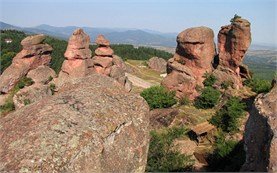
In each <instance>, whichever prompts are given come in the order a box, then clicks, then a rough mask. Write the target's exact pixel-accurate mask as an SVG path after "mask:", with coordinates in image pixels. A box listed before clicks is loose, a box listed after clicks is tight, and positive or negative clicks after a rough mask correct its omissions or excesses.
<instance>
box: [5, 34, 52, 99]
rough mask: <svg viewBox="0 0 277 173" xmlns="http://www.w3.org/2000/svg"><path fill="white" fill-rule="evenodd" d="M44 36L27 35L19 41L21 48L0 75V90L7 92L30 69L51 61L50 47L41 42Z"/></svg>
mask: <svg viewBox="0 0 277 173" xmlns="http://www.w3.org/2000/svg"><path fill="white" fill-rule="evenodd" d="M44 39H45V36H44V35H42V34H40V35H34V36H28V37H26V38H25V39H23V40H22V41H21V45H22V47H23V49H22V50H21V51H20V52H19V53H18V54H17V55H16V56H15V57H14V58H13V61H12V64H11V65H10V66H9V67H8V68H7V69H6V70H5V71H4V72H3V73H2V75H1V76H0V81H1V82H0V92H1V93H8V92H9V91H10V90H11V89H12V88H13V87H14V86H15V85H16V84H17V82H18V81H19V80H20V78H22V77H23V76H25V75H26V74H27V73H28V72H29V71H30V70H32V69H35V68H37V67H38V66H40V65H48V64H49V63H50V61H51V56H50V54H51V52H52V50H53V49H52V47H51V46H50V45H48V44H45V43H43V41H44Z"/></svg>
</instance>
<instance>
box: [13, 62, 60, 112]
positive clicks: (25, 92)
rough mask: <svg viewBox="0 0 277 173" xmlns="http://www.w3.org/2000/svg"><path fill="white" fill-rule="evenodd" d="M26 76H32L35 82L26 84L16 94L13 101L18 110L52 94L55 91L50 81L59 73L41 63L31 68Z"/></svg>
mask: <svg viewBox="0 0 277 173" xmlns="http://www.w3.org/2000/svg"><path fill="white" fill-rule="evenodd" d="M26 77H27V78H30V79H31V80H32V81H33V82H34V84H32V85H31V86H25V87H24V88H22V89H20V90H19V91H18V92H17V93H15V94H14V96H13V103H14V106H15V109H16V110H17V109H19V108H22V107H24V106H26V105H28V104H31V103H34V102H36V101H39V100H41V99H43V98H45V97H47V96H51V95H52V94H53V93H52V91H51V89H50V82H51V81H52V79H53V78H55V77H57V75H56V72H55V71H54V70H53V69H51V68H50V67H48V66H45V65H41V66H39V67H37V68H36V69H34V70H30V71H29V72H28V74H27V75H26Z"/></svg>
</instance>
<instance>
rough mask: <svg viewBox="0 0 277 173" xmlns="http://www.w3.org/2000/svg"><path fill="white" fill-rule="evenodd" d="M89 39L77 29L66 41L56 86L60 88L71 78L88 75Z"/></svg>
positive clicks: (81, 30)
mask: <svg viewBox="0 0 277 173" xmlns="http://www.w3.org/2000/svg"><path fill="white" fill-rule="evenodd" d="M89 44H90V38H89V36H88V35H87V34H86V33H85V32H84V31H83V29H77V30H75V31H74V32H73V34H72V36H71V37H70V38H69V40H68V45H67V49H66V51H65V53H64V56H65V59H66V60H64V62H63V64H62V68H61V71H60V73H59V77H58V79H56V82H55V84H56V86H57V87H60V86H62V85H63V84H64V83H66V82H67V81H69V80H70V79H73V78H81V77H85V76H87V75H89V74H90V69H89V67H90V66H89V59H91V50H90V49H89Z"/></svg>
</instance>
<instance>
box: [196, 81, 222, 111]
mask: <svg viewBox="0 0 277 173" xmlns="http://www.w3.org/2000/svg"><path fill="white" fill-rule="evenodd" d="M220 95H221V94H220V92H219V91H217V90H216V89H214V88H212V87H210V86H209V87H205V88H204V89H203V91H202V93H201V95H200V96H198V97H197V98H196V99H195V101H194V106H195V107H196V108H198V109H208V108H213V107H214V106H215V105H217V103H218V101H219V98H220Z"/></svg>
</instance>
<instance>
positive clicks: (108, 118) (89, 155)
mask: <svg viewBox="0 0 277 173" xmlns="http://www.w3.org/2000/svg"><path fill="white" fill-rule="evenodd" d="M65 85H66V87H67V88H66V90H65V91H64V92H60V93H57V95H55V96H52V97H48V98H47V99H42V100H40V101H38V102H36V103H33V104H31V105H29V106H26V107H23V108H21V109H19V110H17V111H15V112H13V113H11V114H9V115H8V116H5V117H1V119H0V127H1V128H0V139H1V142H0V165H1V166H0V172H79V173H80V172H84V173H91V172H138V173H140V172H141V173H142V172H145V166H146V160H147V151H148V144H149V127H148V126H149V107H148V105H147V103H146V101H145V100H144V99H143V98H141V97H140V96H138V95H136V94H132V93H127V92H126V91H125V90H124V88H123V87H122V86H121V85H120V84H119V83H118V82H117V81H115V80H114V79H112V78H110V77H106V76H103V75H99V74H93V75H91V76H87V77H85V78H75V79H74V80H72V83H67V84H65Z"/></svg>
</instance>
